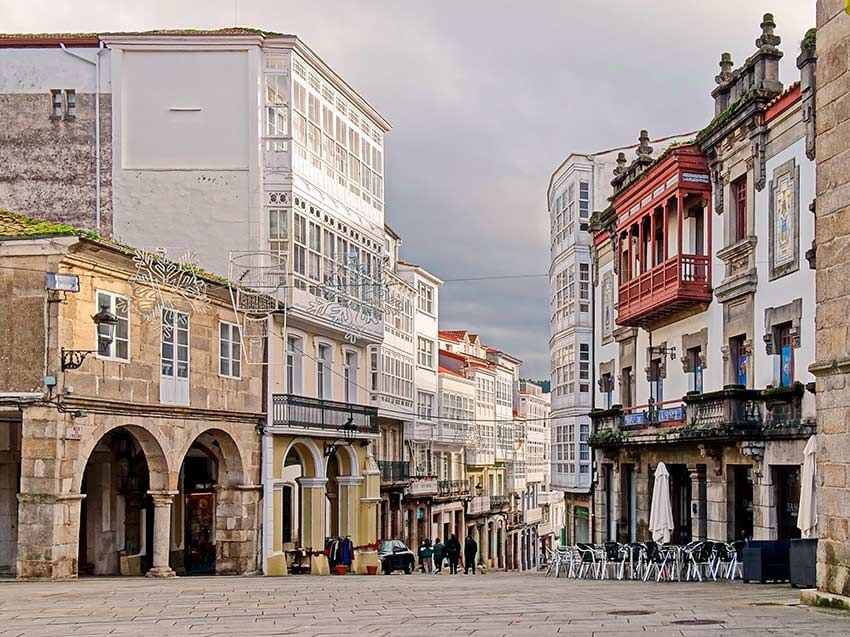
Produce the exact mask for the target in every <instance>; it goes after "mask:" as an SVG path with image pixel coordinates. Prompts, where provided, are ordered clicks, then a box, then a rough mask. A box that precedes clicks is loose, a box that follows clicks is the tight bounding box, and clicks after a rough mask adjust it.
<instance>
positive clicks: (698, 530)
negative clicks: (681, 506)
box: [688, 464, 708, 540]
mask: <svg viewBox="0 0 850 637" xmlns="http://www.w3.org/2000/svg"><path fill="white" fill-rule="evenodd" d="M705 471H706V467H705V465H702V464H700V465H697V464H690V465H688V473H689V474H690V477H691V539H693V540H705V539H707V538H706V536H707V534H708V520H707V518H706V511H705V509H706V477H705Z"/></svg>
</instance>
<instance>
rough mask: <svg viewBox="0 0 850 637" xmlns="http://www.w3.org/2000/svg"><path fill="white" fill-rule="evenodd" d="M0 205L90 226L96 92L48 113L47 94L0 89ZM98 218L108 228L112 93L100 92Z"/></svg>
mask: <svg viewBox="0 0 850 637" xmlns="http://www.w3.org/2000/svg"><path fill="white" fill-rule="evenodd" d="M0 122H3V126H2V127H0V166H2V170H0V210H9V211H12V212H19V213H22V214H26V215H30V216H32V217H38V218H42V219H48V220H50V221H59V222H62V223H67V224H70V225H74V226H78V227H81V228H86V229H90V230H95V201H96V197H95V184H96V181H95V174H96V171H95V96H94V94H93V93H78V94H77V114H76V116H75V117H72V118H61V117H60V118H55V117H51V102H50V94H49V93H47V92H45V93H43V94H42V93H36V94H33V93H22V94H21V93H18V94H12V93H9V94H3V95H0ZM100 139H101V151H100V156H101V165H100V179H101V182H100V183H101V224H100V233H101V234H103V235H105V236H110V235H111V234H112V141H111V140H112V97H111V95H108V94H106V95H101V97H100Z"/></svg>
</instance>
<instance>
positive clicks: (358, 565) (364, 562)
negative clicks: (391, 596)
mask: <svg viewBox="0 0 850 637" xmlns="http://www.w3.org/2000/svg"><path fill="white" fill-rule="evenodd" d="M367 566H374V567H375V568H377V569H378V572H379V573H380V572H381V560H379V559H378V553H377V552H375V551H368V552H366V551H358V552H357V553H355V554H354V561H353V562H352V568H353V570H354V572H355V573H357V574H358V575H366V574H367V573H366V567H367Z"/></svg>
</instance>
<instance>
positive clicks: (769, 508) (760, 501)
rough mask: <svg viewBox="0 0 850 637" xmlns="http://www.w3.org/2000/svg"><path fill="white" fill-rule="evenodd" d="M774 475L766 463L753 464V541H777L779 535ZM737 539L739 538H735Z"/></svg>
mask: <svg viewBox="0 0 850 637" xmlns="http://www.w3.org/2000/svg"><path fill="white" fill-rule="evenodd" d="M777 522H778V520H777V511H776V498H775V490H774V488H773V474H772V472H771V470H770V467H769V466H767V465H766V463H764V462H758V463H754V464H753V539H754V540H775V539H776V538H777V537H778V535H779V533H778V530H777V529H778V526H777ZM735 539H737V538H735Z"/></svg>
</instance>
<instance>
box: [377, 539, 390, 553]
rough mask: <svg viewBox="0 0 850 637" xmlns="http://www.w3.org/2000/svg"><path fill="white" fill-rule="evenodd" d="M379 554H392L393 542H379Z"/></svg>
mask: <svg viewBox="0 0 850 637" xmlns="http://www.w3.org/2000/svg"><path fill="white" fill-rule="evenodd" d="M378 552H379V553H392V552H393V541H392V540H381V548H379V549H378Z"/></svg>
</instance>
